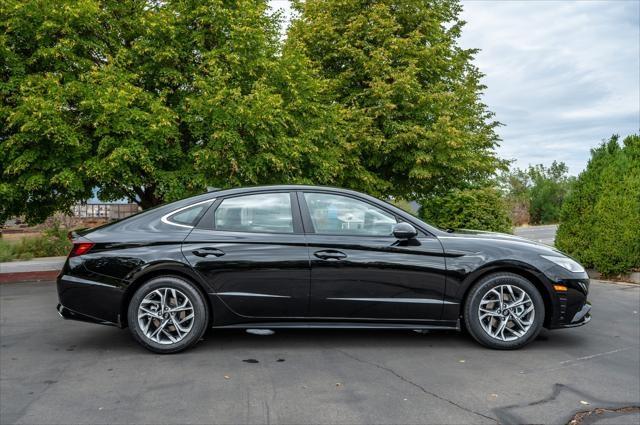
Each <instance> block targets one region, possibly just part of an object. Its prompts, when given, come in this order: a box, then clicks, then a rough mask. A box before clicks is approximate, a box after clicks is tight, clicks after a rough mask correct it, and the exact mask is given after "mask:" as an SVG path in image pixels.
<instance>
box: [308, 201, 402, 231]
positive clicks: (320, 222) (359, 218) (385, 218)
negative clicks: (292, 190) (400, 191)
mask: <svg viewBox="0 0 640 425" xmlns="http://www.w3.org/2000/svg"><path fill="white" fill-rule="evenodd" d="M304 199H305V201H306V202H307V206H308V207H309V213H310V214H311V221H312V222H313V227H314V229H315V231H316V233H321V234H336V235H367V236H390V235H391V234H392V233H393V226H394V225H395V224H396V219H395V217H394V216H393V215H391V214H389V213H387V212H385V211H383V210H381V209H380V208H377V207H374V206H373V205H371V204H369V203H366V202H362V201H359V200H357V199H353V198H350V197H347V196H341V195H332V194H326V193H305V194H304Z"/></svg>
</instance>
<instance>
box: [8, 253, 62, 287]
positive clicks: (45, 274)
mask: <svg viewBox="0 0 640 425" xmlns="http://www.w3.org/2000/svg"><path fill="white" fill-rule="evenodd" d="M65 261H66V257H43V258H37V259H34V260H29V261H10V262H7V263H0V283H16V282H33V281H42V280H55V279H56V277H58V274H60V270H62V267H63V266H64V262H65Z"/></svg>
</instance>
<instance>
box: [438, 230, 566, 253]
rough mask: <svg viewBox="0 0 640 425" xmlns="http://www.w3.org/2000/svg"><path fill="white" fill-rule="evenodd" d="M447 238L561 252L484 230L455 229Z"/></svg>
mask: <svg viewBox="0 0 640 425" xmlns="http://www.w3.org/2000/svg"><path fill="white" fill-rule="evenodd" d="M446 236H447V237H454V238H456V237H457V238H472V239H479V240H486V241H510V242H515V243H523V244H526V245H530V246H536V247H539V248H542V249H544V250H549V251H553V252H556V253H559V254H562V252H560V251H558V250H557V249H556V248H554V247H553V246H550V245H547V244H543V243H541V242H536V241H533V240H531V239H526V238H523V237H520V236H515V235H510V234H508V233H499V232H488V231H484V230H472V229H457V230H455V231H453V232H447V235H446ZM562 255H564V254H562Z"/></svg>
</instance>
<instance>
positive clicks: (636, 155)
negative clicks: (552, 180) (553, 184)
mask: <svg viewBox="0 0 640 425" xmlns="http://www.w3.org/2000/svg"><path fill="white" fill-rule="evenodd" d="M560 220H561V222H560V226H559V228H558V233H557V235H556V246H557V247H558V248H559V249H561V250H563V251H564V252H566V253H567V254H569V255H571V256H573V257H575V258H576V259H578V260H579V261H580V262H582V263H583V264H584V265H585V266H587V267H589V268H595V269H596V270H598V271H599V272H601V273H602V274H604V275H605V276H612V275H617V274H621V273H626V272H630V271H633V270H638V269H640V136H638V135H631V136H628V137H626V138H625V139H624V141H623V144H622V146H621V145H620V144H619V137H618V136H615V135H614V136H612V137H611V139H610V140H609V141H607V142H604V143H603V144H602V145H600V146H599V147H598V148H596V149H593V150H592V151H591V159H590V161H589V164H588V165H587V168H586V170H585V171H584V172H582V173H581V174H580V175H579V176H578V180H577V181H576V184H575V186H574V188H573V190H572V191H571V193H570V194H569V196H568V197H567V199H566V201H565V203H564V205H563V207H562V212H561V216H560Z"/></svg>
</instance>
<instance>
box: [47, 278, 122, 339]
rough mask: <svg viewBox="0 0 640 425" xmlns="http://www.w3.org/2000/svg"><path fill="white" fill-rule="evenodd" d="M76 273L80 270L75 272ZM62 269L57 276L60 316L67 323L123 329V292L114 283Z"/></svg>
mask: <svg viewBox="0 0 640 425" xmlns="http://www.w3.org/2000/svg"><path fill="white" fill-rule="evenodd" d="M75 271H76V272H77V270H75ZM69 273H70V272H69V271H68V270H66V269H63V272H62V273H61V274H60V275H59V276H58V279H57V286H58V302H59V305H58V308H57V310H58V313H60V316H62V317H63V318H65V319H71V320H80V321H83V322H91V323H100V324H105V325H115V326H120V322H121V320H120V311H121V306H122V296H123V290H122V289H121V288H120V287H118V286H116V285H114V283H113V281H112V280H111V281H109V280H107V279H104V278H102V279H101V280H98V279H100V278H101V277H99V276H95V275H93V276H91V275H86V274H85V275H83V274H79V273H76V274H75V275H71V274H69Z"/></svg>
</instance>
